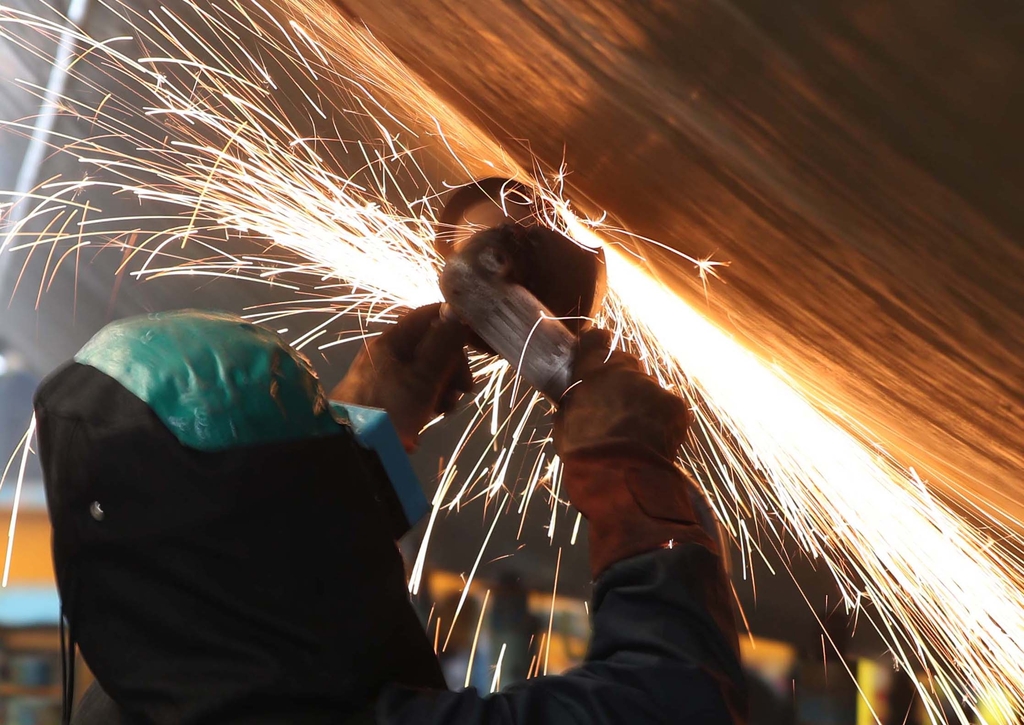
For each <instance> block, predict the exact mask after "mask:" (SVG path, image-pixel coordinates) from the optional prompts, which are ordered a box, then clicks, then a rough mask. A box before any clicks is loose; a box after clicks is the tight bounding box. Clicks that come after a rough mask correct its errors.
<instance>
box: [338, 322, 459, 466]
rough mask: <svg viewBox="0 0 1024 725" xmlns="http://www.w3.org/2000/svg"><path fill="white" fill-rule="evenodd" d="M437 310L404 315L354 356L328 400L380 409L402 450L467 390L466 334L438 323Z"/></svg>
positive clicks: (413, 443) (411, 447) (410, 448)
mask: <svg viewBox="0 0 1024 725" xmlns="http://www.w3.org/2000/svg"><path fill="white" fill-rule="evenodd" d="M440 308H441V306H440V305H436V304H435V305H427V306H426V307H420V308H418V309H415V310H413V311H412V312H409V313H408V314H407V315H405V316H404V317H402V318H401V319H400V320H399V321H398V323H397V324H395V325H394V326H393V327H391V328H390V329H388V330H387V331H386V332H385V333H384V334H383V335H381V336H379V337H376V338H373V339H371V340H369V341H368V342H367V343H366V345H365V347H364V348H363V349H362V350H360V351H359V354H358V355H357V356H356V359H355V361H353V363H352V366H351V367H350V368H349V370H348V372H347V373H346V374H345V377H344V378H343V379H342V381H341V382H340V383H338V385H337V386H336V387H335V388H334V390H333V391H332V392H331V399H332V400H337V401H339V402H341V403H352V404H353V405H362V406H366V407H371V408H383V409H384V410H386V411H387V412H388V417H390V418H391V422H392V424H393V425H394V426H395V428H396V430H397V431H398V435H399V437H400V438H401V440H402V444H403V445H404V446H405V449H406V450H407V451H410V452H411V451H414V450H415V449H416V446H417V443H418V441H419V434H420V431H421V430H422V429H423V426H425V425H426V424H427V423H429V422H430V421H431V420H433V419H434V418H436V417H437V416H439V415H442V414H444V413H449V412H451V410H452V409H453V408H454V407H455V404H456V403H457V402H458V400H459V397H461V395H462V394H463V393H468V392H469V391H470V390H472V389H473V375H472V373H471V372H470V369H469V359H468V358H467V357H466V350H465V345H466V339H467V337H468V335H469V331H468V329H467V328H466V327H465V326H464V325H462V323H459V322H456V321H453V320H442V319H441V314H440Z"/></svg>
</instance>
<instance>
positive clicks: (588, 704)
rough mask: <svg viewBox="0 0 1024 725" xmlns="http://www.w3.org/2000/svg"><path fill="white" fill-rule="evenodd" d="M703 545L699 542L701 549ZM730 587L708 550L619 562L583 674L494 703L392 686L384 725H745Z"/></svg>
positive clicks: (599, 603)
mask: <svg viewBox="0 0 1024 725" xmlns="http://www.w3.org/2000/svg"><path fill="white" fill-rule="evenodd" d="M693 528H694V529H696V527H693ZM680 538H681V539H683V537H680ZM701 538H702V537H701V536H700V535H699V534H698V533H697V532H694V537H693V540H698V539H701ZM684 540H685V539H684ZM726 586H727V584H726V578H725V574H724V572H723V570H722V566H721V562H720V561H719V560H718V557H717V556H716V555H715V554H714V553H712V551H711V550H710V549H709V548H708V547H707V546H706V545H704V544H703V543H682V544H679V545H677V546H676V547H675V548H673V549H665V550H660V551H656V552H652V553H649V554H644V555H642V556H637V557H634V558H632V559H628V560H626V561H622V562H619V563H618V564H615V565H613V566H612V567H610V568H609V569H608V570H607V571H606V572H605V573H604V574H603V575H602V576H601V578H600V579H599V580H598V582H597V588H596V593H595V597H594V607H593V608H592V612H593V634H592V637H591V644H590V650H589V652H588V654H587V658H586V660H585V662H584V663H583V664H582V665H581V666H580V667H578V668H576V669H574V670H571V671H569V672H567V673H565V674H563V675H559V676H552V677H544V678H540V679H535V680H531V681H529V682H526V683H523V684H521V685H518V686H516V687H513V688H510V689H509V690H506V691H504V692H502V693H498V694H495V695H491V696H489V697H481V696H480V695H479V694H477V693H476V691H475V690H467V691H465V692H458V693H455V692H427V691H416V690H410V689H407V688H401V687H395V686H392V687H389V688H387V689H386V690H385V692H384V693H383V696H382V697H381V699H380V701H379V702H378V708H377V721H378V723H380V725H428V724H429V725H435V724H436V725H442V724H443V725H476V724H480V725H484V724H486V725H563V724H564V725H576V724H579V725H584V724H586V725H605V724H607V725H612V724H613V723H629V725H646V724H647V723H679V724H681V725H685V724H686V723H694V724H698V723H699V724H700V725H719V724H721V725H727V724H728V725H731V724H732V723H742V722H744V721H745V717H746V693H745V686H744V678H743V674H742V670H741V668H740V663H739V658H738V655H737V646H736V632H735V627H734V625H733V618H732V609H731V603H730V599H729V596H728V592H727V589H726Z"/></svg>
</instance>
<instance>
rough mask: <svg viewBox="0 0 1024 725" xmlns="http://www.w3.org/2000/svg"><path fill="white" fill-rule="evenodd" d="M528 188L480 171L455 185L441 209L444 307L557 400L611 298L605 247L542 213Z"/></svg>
mask: <svg viewBox="0 0 1024 725" xmlns="http://www.w3.org/2000/svg"><path fill="white" fill-rule="evenodd" d="M536 205H537V202H536V200H535V199H534V197H533V195H532V194H531V193H530V191H529V189H528V188H527V187H525V186H524V185H522V184H518V183H517V182H514V181H509V180H507V179H499V178H490V179H482V180H480V181H476V182H474V183H471V184H468V185H467V186H464V187H462V188H460V189H459V190H458V191H456V192H455V193H454V194H453V195H452V197H451V199H450V200H449V201H448V203H447V205H446V206H445V208H444V210H443V211H442V213H441V216H440V219H439V229H438V234H437V245H438V251H440V253H441V255H442V256H443V257H444V259H445V266H444V270H443V271H442V273H441V279H440V283H441V292H442V294H443V295H444V299H445V303H446V304H445V306H444V308H443V310H444V314H447V315H453V316H454V317H456V318H458V319H459V320H461V321H462V322H464V323H465V324H466V325H467V326H469V328H470V329H471V330H472V331H473V332H474V339H473V340H472V341H471V344H473V345H474V346H475V347H477V348H478V349H480V350H482V351H485V352H491V353H496V354H498V355H500V356H501V357H502V358H504V359H505V360H507V361H508V362H509V364H511V365H512V366H513V367H514V368H515V370H516V372H517V373H518V374H519V375H520V376H521V377H522V378H523V379H524V380H526V381H527V382H528V383H530V384H531V385H532V386H533V387H534V388H536V389H537V390H539V391H540V392H542V393H543V394H544V395H546V396H547V397H548V398H549V399H550V400H552V401H553V402H555V403H557V402H558V401H559V399H561V397H562V395H563V394H564V393H565V391H566V390H568V388H569V386H570V385H571V384H572V380H571V373H572V361H573V355H574V351H575V347H576V340H577V338H578V337H579V335H580V333H582V332H583V331H585V330H586V329H587V328H589V327H590V326H591V325H592V324H593V319H594V316H595V315H596V314H597V312H598V310H599V309H600V307H601V303H602V302H603V301H604V294H605V289H606V286H605V285H606V274H605V261H604V252H603V251H602V250H600V249H590V248H586V247H583V246H580V245H579V244H577V243H576V242H574V241H572V240H571V239H569V238H568V237H566V236H565V235H563V234H560V233H559V232H556V231H554V230H552V229H549V228H547V227H545V226H543V225H542V224H540V223H538V221H537V216H538V215H537V206H536Z"/></svg>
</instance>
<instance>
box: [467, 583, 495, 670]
mask: <svg viewBox="0 0 1024 725" xmlns="http://www.w3.org/2000/svg"><path fill="white" fill-rule="evenodd" d="M466 589H469V585H468V584H467V585H466ZM490 598H491V590H490V589H488V590H487V591H486V592H485V593H484V603H483V604H482V605H481V606H480V618H479V619H477V621H476V631H475V632H474V633H473V646H472V648H471V649H470V650H469V663H468V664H467V665H466V684H465V685H463V687H469V682H470V680H471V679H473V660H474V659H475V658H476V646H477V643H478V642H479V641H480V629H481V628H482V627H483V625H484V615H486V614H487V602H488V600H489V599H490Z"/></svg>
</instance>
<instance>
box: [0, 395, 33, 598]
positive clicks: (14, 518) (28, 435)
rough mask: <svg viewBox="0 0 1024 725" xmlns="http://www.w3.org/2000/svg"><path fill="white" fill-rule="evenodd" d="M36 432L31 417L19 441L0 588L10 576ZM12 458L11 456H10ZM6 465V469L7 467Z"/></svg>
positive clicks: (0, 480)
mask: <svg viewBox="0 0 1024 725" xmlns="http://www.w3.org/2000/svg"><path fill="white" fill-rule="evenodd" d="M35 432H36V417H35V416H34V415H33V416H32V421H31V422H30V423H29V425H28V430H27V431H26V432H25V437H24V438H22V439H21V444H20V446H19V447H20V448H21V465H20V467H19V468H18V483H17V485H16V486H15V488H14V502H13V503H12V504H11V523H10V525H9V526H8V528H7V554H6V556H5V557H4V573H3V579H2V581H0V586H2V587H6V586H7V581H8V578H9V577H10V574H11V555H12V554H13V553H14V534H15V532H16V531H17V528H18V507H19V506H20V505H21V491H22V488H23V486H24V484H25V467H26V466H27V464H28V455H29V451H30V450H31V448H32V436H33V435H35ZM17 452H18V449H17V448H16V449H15V451H14V455H17ZM12 458H13V456H12ZM9 465H10V464H9V463H8V467H9ZM6 476H7V469H6V468H5V469H4V476H3V477H0V485H3V482H4V481H3V479H4V477H6Z"/></svg>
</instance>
